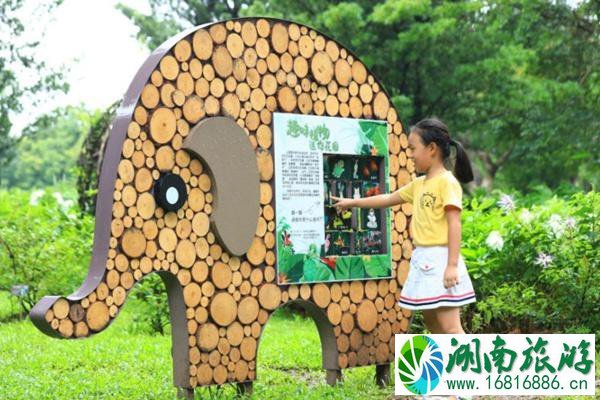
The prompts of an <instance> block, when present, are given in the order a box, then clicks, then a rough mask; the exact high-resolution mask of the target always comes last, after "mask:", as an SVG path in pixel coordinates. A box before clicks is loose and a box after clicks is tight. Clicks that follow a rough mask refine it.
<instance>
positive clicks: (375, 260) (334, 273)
mask: <svg viewBox="0 0 600 400" xmlns="http://www.w3.org/2000/svg"><path fill="white" fill-rule="evenodd" d="M273 134H274V141H273V144H274V147H275V177H276V179H275V204H276V212H275V215H276V224H277V259H278V262H277V276H278V281H279V283H280V284H291V283H312V282H327V281H340V280H355V279H372V278H387V277H390V276H391V259H390V252H389V251H390V250H389V249H390V240H389V239H390V237H389V234H388V233H389V232H390V219H389V215H390V213H389V209H388V208H383V209H377V210H375V209H373V208H364V209H363V208H352V209H347V210H344V211H342V212H340V213H338V212H337V211H336V209H335V207H334V206H333V202H332V200H331V196H332V195H333V196H338V197H347V198H350V197H351V198H362V197H369V196H374V195H378V194H381V193H387V192H388V190H389V181H388V179H387V177H388V175H389V158H388V143H387V123H386V121H378V120H367V119H354V118H339V117H328V116H316V115H302V114H291V113H274V114H273Z"/></svg>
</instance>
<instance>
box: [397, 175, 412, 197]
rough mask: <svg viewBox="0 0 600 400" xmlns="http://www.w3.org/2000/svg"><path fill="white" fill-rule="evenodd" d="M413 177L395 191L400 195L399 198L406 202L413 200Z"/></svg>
mask: <svg viewBox="0 0 600 400" xmlns="http://www.w3.org/2000/svg"><path fill="white" fill-rule="evenodd" d="M414 182H415V181H414V179H413V180H412V181H410V182H408V183H407V184H406V185H404V186H402V187H401V188H400V189H398V190H396V193H398V194H399V195H400V198H401V199H402V200H404V201H405V202H407V203H412V201H413V187H414Z"/></svg>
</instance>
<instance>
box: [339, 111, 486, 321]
mask: <svg viewBox="0 0 600 400" xmlns="http://www.w3.org/2000/svg"><path fill="white" fill-rule="evenodd" d="M408 143H409V148H410V150H411V152H412V156H413V158H414V163H415V168H416V170H417V172H420V173H423V175H421V176H419V177H418V178H416V179H414V180H412V181H411V182H409V183H408V184H406V185H404V186H402V187H401V188H399V189H398V190H396V191H395V192H392V193H388V194H381V195H377V196H372V197H366V198H359V199H345V198H339V197H335V196H331V199H332V200H333V201H335V204H334V206H335V207H336V208H337V210H338V212H340V211H342V210H344V209H346V208H352V207H360V208H371V207H372V208H381V207H391V206H395V205H398V204H401V203H403V202H411V203H412V205H413V216H412V221H411V224H410V233H411V237H412V239H413V243H414V244H415V249H414V250H413V253H412V257H411V260H410V269H409V272H408V275H407V277H406V281H405V282H404V286H403V287H402V291H401V293H400V301H399V304H400V306H401V307H403V308H406V309H410V310H423V317H424V320H425V324H426V326H427V328H428V329H429V330H430V331H431V333H465V332H464V330H463V328H462V324H461V322H460V311H459V306H462V305H465V304H468V303H472V302H474V301H475V300H476V299H475V292H474V291H473V285H472V283H471V279H470V277H469V274H468V272H467V267H466V266H465V263H464V259H463V257H462V255H461V254H460V240H461V222H460V212H461V210H462V188H461V186H460V183H459V181H460V182H463V183H467V182H470V181H472V180H473V171H472V169H471V163H470V161H469V158H468V157H467V153H466V152H465V150H464V149H463V147H462V146H461V144H460V143H458V142H457V141H455V140H453V139H451V138H450V135H449V132H448V128H447V127H446V125H445V124H444V123H443V122H442V121H440V120H439V119H436V118H427V119H424V120H421V121H419V122H418V123H417V124H416V125H415V126H413V127H411V130H410V134H409V136H408ZM452 147H455V148H456V155H455V157H451V148H452ZM452 159H455V161H454V165H451V164H452V162H451V161H452ZM446 166H449V167H450V168H449V169H447V168H446ZM451 171H452V172H451Z"/></svg>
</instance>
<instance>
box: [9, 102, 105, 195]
mask: <svg viewBox="0 0 600 400" xmlns="http://www.w3.org/2000/svg"><path fill="white" fill-rule="evenodd" d="M96 114H98V115H99V113H96ZM95 118H97V115H95V114H90V113H89V112H87V111H86V110H84V109H83V108H78V107H66V108H59V109H57V110H54V111H53V112H51V113H49V114H45V115H42V116H41V117H40V118H38V119H37V120H36V121H35V122H34V123H33V124H31V125H30V126H28V127H27V128H26V129H25V130H24V131H23V134H22V135H21V138H20V140H19V143H18V144H17V145H16V146H15V157H14V159H13V160H12V161H11V163H10V164H8V165H7V166H6V168H5V169H3V170H2V176H3V177H4V179H5V180H6V183H7V184H8V185H9V186H13V187H21V188H42V187H45V186H49V185H55V184H58V183H65V182H66V183H69V184H75V181H76V177H77V170H76V165H77V160H78V158H79V154H80V151H81V146H82V143H83V141H84V139H85V137H86V136H87V134H88V131H89V130H90V126H91V124H92V122H93V120H94V119H95Z"/></svg>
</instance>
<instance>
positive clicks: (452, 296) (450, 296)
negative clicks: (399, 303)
mask: <svg viewBox="0 0 600 400" xmlns="http://www.w3.org/2000/svg"><path fill="white" fill-rule="evenodd" d="M473 293H475V292H467V293H464V294H459V295H452V294H443V295H441V296H436V297H427V298H423V299H412V298H410V297H404V296H400V298H401V299H405V300H410V301H414V302H419V301H429V300H436V299H441V298H442V297H445V298H455V297H456V298H458V297H465V296H470V295H472V294H473Z"/></svg>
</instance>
